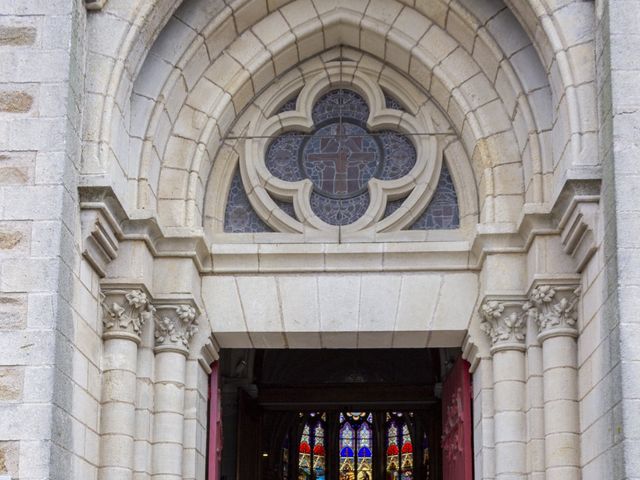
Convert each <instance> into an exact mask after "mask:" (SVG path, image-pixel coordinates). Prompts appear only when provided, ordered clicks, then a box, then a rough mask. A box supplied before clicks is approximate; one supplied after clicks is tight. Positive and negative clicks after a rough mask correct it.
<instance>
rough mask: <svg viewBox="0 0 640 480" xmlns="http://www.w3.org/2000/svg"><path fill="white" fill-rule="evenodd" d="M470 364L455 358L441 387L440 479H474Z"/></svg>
mask: <svg viewBox="0 0 640 480" xmlns="http://www.w3.org/2000/svg"><path fill="white" fill-rule="evenodd" d="M471 395H472V393H471V375H470V373H469V363H468V362H466V361H465V360H463V359H462V358H460V359H458V361H457V362H456V364H455V365H454V367H453V368H452V369H451V371H450V372H449V374H448V376H447V378H446V379H445V381H444V384H443V387H442V463H443V469H442V470H443V480H472V479H473V437H472V435H473V425H472V418H471V408H472V407H471Z"/></svg>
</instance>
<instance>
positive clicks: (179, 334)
mask: <svg viewBox="0 0 640 480" xmlns="http://www.w3.org/2000/svg"><path fill="white" fill-rule="evenodd" d="M156 308H157V313H156V317H155V342H156V346H155V384H154V400H155V408H154V417H153V453H152V478H153V479H154V480H176V479H182V451H183V440H184V438H183V429H184V393H185V392H184V388H185V387H184V385H185V375H186V361H187V355H188V354H189V343H190V340H191V338H192V337H193V334H194V333H195V332H196V331H197V327H196V325H197V321H196V317H197V312H196V309H195V308H194V306H193V305H192V304H191V303H182V304H180V303H175V302H174V303H172V304H156Z"/></svg>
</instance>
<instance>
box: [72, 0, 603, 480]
mask: <svg viewBox="0 0 640 480" xmlns="http://www.w3.org/2000/svg"><path fill="white" fill-rule="evenodd" d="M169 3H170V2H169ZM272 3H273V2H262V3H259V2H254V1H251V2H245V1H239V2H233V3H232V5H231V6H229V5H226V4H225V5H222V4H220V5H219V9H218V8H217V7H215V6H213V4H212V3H211V2H201V1H195V0H193V1H187V2H184V4H183V5H182V6H181V7H180V8H178V9H177V10H175V7H177V4H176V5H173V4H171V5H169V4H167V5H165V7H166V8H164V9H162V10H158V11H157V13H156V15H157V18H156V17H153V18H147V17H144V14H143V13H140V15H142V17H136V14H137V13H136V12H130V11H127V10H126V8H125V11H124V12H119V13H120V14H121V15H122V16H126V15H130V16H131V18H140V19H141V20H140V21H139V23H138V24H135V22H134V27H132V28H131V29H128V30H127V29H125V30H126V31H127V34H126V35H123V38H125V39H126V41H122V42H121V44H119V45H118V47H117V48H116V47H115V46H111V47H112V48H114V49H116V50H117V49H120V50H121V51H123V52H126V55H125V57H124V58H122V59H120V60H118V62H115V63H116V65H114V66H113V68H112V69H111V70H110V72H111V76H110V80H109V83H108V85H102V87H103V88H104V91H103V92H101V93H100V94H96V95H95V98H94V99H93V100H94V101H95V103H96V105H104V106H106V108H105V109H104V114H103V115H102V116H101V117H100V119H91V121H89V122H88V127H87V129H88V131H87V132H86V137H87V156H86V161H85V166H84V167H85V174H86V177H85V178H86V183H85V184H84V186H83V187H82V188H81V195H82V205H81V208H82V215H83V226H84V245H83V248H84V256H85V258H86V259H87V261H88V262H89V263H90V265H91V266H92V267H93V268H94V269H95V271H96V272H97V274H98V275H100V276H102V277H103V280H102V292H103V294H104V295H105V297H104V299H105V300H104V301H103V305H104V306H105V315H104V319H105V330H104V333H103V340H104V346H103V348H104V355H105V359H106V361H105V365H106V369H105V371H106V372H110V373H106V374H105V375H104V378H103V387H104V389H103V400H104V405H103V407H102V409H103V415H102V418H103V424H102V426H101V433H102V435H103V443H102V451H103V459H102V460H101V467H100V468H101V474H100V475H101V476H102V478H108V477H109V476H110V475H116V473H117V474H120V473H122V472H125V473H124V475H125V476H126V475H129V474H130V473H132V472H135V473H136V474H137V475H140V476H152V477H154V478H156V477H157V478H189V479H192V478H193V479H195V478H198V479H200V478H203V471H204V470H203V465H204V462H205V458H206V453H207V452H206V448H204V447H203V445H202V442H201V443H197V442H196V441H195V439H196V438H204V437H205V434H206V428H207V426H206V422H203V420H202V417H203V408H205V407H203V399H204V398H206V396H207V395H208V393H207V388H208V387H207V375H208V373H209V368H210V364H211V362H212V361H213V360H214V359H215V357H216V351H217V349H219V348H221V347H222V348H225V347H243V348H286V347H304V348H365V347H367V348H369V347H375V348H393V347H458V348H460V349H462V351H463V353H464V356H465V358H467V359H468V360H469V361H470V363H471V370H472V372H473V376H474V383H475V385H476V390H475V392H474V395H475V397H474V398H475V400H476V402H477V404H478V405H480V406H481V407H482V408H481V412H482V413H481V415H479V418H477V419H476V424H475V428H476V436H477V438H482V441H481V442H480V441H478V443H477V444H476V445H475V455H476V457H475V460H476V477H477V478H494V477H496V476H497V477H498V478H507V477H509V478H511V477H515V478H523V477H524V476H526V475H529V474H531V475H534V474H545V473H546V475H547V478H553V476H554V475H555V476H557V478H579V459H578V456H579V438H578V434H579V426H577V425H576V418H577V417H576V415H577V405H576V400H577V393H576V392H575V391H573V390H571V389H569V390H567V391H566V392H563V393H562V394H560V393H558V392H556V391H554V390H553V387H552V386H551V387H549V386H548V387H544V385H543V384H545V382H551V385H553V384H554V382H557V381H559V380H557V379H556V380H553V377H554V375H558V376H560V377H562V378H561V381H563V382H566V383H569V384H571V385H575V384H576V383H577V380H576V374H577V373H576V372H577V370H576V368H577V366H576V363H575V358H576V343H575V336H576V334H577V331H576V325H575V322H573V318H574V312H575V309H576V305H577V303H576V302H577V297H575V296H574V293H573V292H574V291H575V290H576V286H577V285H578V284H579V283H580V282H581V281H584V278H581V277H580V275H581V273H582V272H584V270H585V268H586V267H587V265H589V264H590V262H592V260H593V258H594V257H593V255H594V251H595V247H594V242H595V241H596V239H597V237H598V228H597V225H598V223H597V215H596V214H595V213H594V209H596V211H597V203H596V202H597V197H596V196H595V195H597V192H598V182H597V181H591V180H590V179H591V178H592V177H593V175H592V174H593V171H592V170H593V169H591V168H590V167H591V164H592V162H591V158H590V156H589V151H590V150H591V149H590V148H589V146H590V145H591V143H592V139H593V132H592V131H591V130H590V129H589V125H588V123H589V122H588V118H587V117H588V115H584V110H583V106H582V105H583V104H584V102H583V103H582V105H581V107H580V108H578V107H577V104H578V103H579V102H577V100H576V99H578V98H583V99H584V98H588V99H589V101H592V98H591V97H590V95H591V94H592V93H593V89H592V87H593V86H592V85H591V84H590V83H589V82H588V81H585V82H582V83H581V84H580V85H579V86H577V85H573V82H574V78H573V76H572V74H573V73H574V71H573V70H571V74H570V73H569V72H567V71H566V69H565V68H560V67H557V66H554V65H556V64H557V65H561V66H566V62H570V60H568V58H570V57H571V52H569V50H570V49H568V50H567V51H566V52H565V51H563V52H562V53H555V51H554V49H553V48H550V47H549V45H548V44H547V41H546V40H545V38H548V37H553V35H551V33H553V32H551V31H550V30H554V29H555V28H560V29H561V30H563V31H564V30H565V29H566V30H570V27H569V26H568V25H565V23H568V22H564V23H562V22H561V24H560V25H561V26H560V27H553V28H552V27H550V26H549V25H547V24H546V23H545V28H542V27H540V26H539V25H538V24H537V23H536V22H537V20H536V17H537V16H544V15H551V14H550V13H549V11H548V10H547V8H546V7H545V6H543V3H544V2H535V5H536V8H537V10H535V9H534V8H533V7H529V3H527V6H526V7H525V6H517V7H516V6H514V7H511V8H509V7H507V6H505V5H502V4H500V2H496V5H495V6H493V7H488V6H487V9H488V10H484V9H482V8H477V6H476V5H475V4H474V5H471V4H469V2H462V1H460V2H458V1H456V2H450V4H448V5H446V6H445V5H444V4H441V3H440V2H412V3H411V4H410V5H408V4H407V3H406V2H395V1H394V2H368V3H367V2H357V1H353V2H347V3H346V4H345V5H337V4H330V3H331V2H324V1H323V2H310V1H303V0H297V1H292V2H276V3H277V5H276V4H275V3H274V4H272ZM108 8H109V4H107V9H108ZM114 8H116V7H114ZM534 11H535V14H534V13H533V12H534ZM443 12H444V13H443ZM514 13H515V14H514ZM147 14H149V12H147ZM100 15H102V14H98V16H96V17H95V19H94V21H95V24H96V27H99V26H101V25H102V22H104V21H105V17H106V16H107V15H108V12H104V16H100ZM585 15H588V13H585ZM116 17H117V18H120V17H118V16H117V15H116ZM516 17H517V18H520V19H522V21H523V22H525V25H524V27H523V26H522V25H520V24H519V23H518V21H517V19H516ZM143 20H144V21H143ZM141 26H144V28H141ZM274 31H277V32H280V31H283V32H284V35H278V36H277V37H275V36H274V35H273V32H274ZM505 32H508V34H505ZM525 32H529V33H530V34H531V37H529V36H527V35H526V33H525ZM540 32H544V34H543V33H540ZM532 38H533V40H532ZM554 38H555V37H554ZM562 38H564V39H565V40H563V41H569V40H568V39H569V38H570V37H562ZM143 39H148V40H149V39H155V41H154V42H153V46H152V47H151V48H149V49H147V48H146V47H145V46H144V45H145V43H144V41H143ZM575 41H576V42H577V41H578V40H575ZM103 47H104V46H103ZM104 48H106V47H104ZM335 49H341V50H345V51H346V50H348V51H349V54H350V55H352V56H353V57H354V58H355V57H357V58H358V59H359V60H358V61H361V62H362V65H365V66H366V67H367V68H369V69H370V70H371V71H375V72H376V74H377V78H378V80H377V81H378V82H379V83H380V84H383V83H384V82H387V84H388V85H391V84H397V85H404V87H403V88H404V90H403V89H400V91H404V93H405V94H406V95H405V96H406V101H407V102H409V101H410V100H411V98H412V97H411V93H410V85H413V86H414V87H415V88H416V90H417V91H418V93H419V95H421V96H422V99H423V101H424V103H425V104H426V103H429V105H430V106H429V108H432V109H433V111H434V112H437V113H438V115H440V118H441V119H442V120H443V124H442V126H443V128H449V129H450V130H451V134H452V135H453V136H455V137H456V141H455V148H456V152H455V153H456V155H455V158H456V161H457V163H458V165H456V168H458V170H457V172H454V175H453V176H454V181H455V182H457V185H456V186H457V187H458V190H459V191H460V192H461V195H462V196H463V198H464V199H465V202H466V203H465V207H464V208H465V213H466V216H465V222H466V223H465V225H464V228H462V229H460V230H459V231H457V232H454V233H451V234H450V233H443V232H426V233H424V234H422V235H421V236H420V237H418V236H410V235H406V234H405V233H403V225H401V222H400V223H397V224H394V228H395V227H397V229H396V230H397V232H394V235H395V236H394V235H389V236H384V235H382V233H387V232H378V231H376V232H374V233H372V234H371V235H368V236H366V237H361V238H357V237H355V239H354V240H353V241H351V242H342V241H341V239H340V238H338V239H336V238H334V237H331V238H328V237H327V238H323V237H317V238H311V236H310V235H307V234H306V233H307V232H306V231H305V230H304V228H302V227H300V226H299V225H294V224H293V223H291V224H290V225H289V227H290V229H291V230H294V229H295V228H297V229H298V230H297V231H295V233H296V234H297V236H290V237H287V236H286V233H284V232H276V235H274V236H273V238H271V239H269V240H268V241H263V240H262V239H261V238H258V237H252V240H250V241H247V240H246V239H245V240H243V241H236V240H234V239H231V238H230V237H228V236H226V232H224V231H220V229H218V230H216V228H214V227H212V226H211V224H212V223H214V222H209V220H210V218H208V216H210V217H211V218H215V216H216V214H215V212H216V211H219V210H220V208H221V207H220V206H221V205H222V203H223V202H224V201H225V195H224V194H223V193H221V192H223V191H224V184H225V183H224V182H225V180H224V179H225V178H227V177H228V173H229V172H228V171H226V170H225V165H226V163H225V161H224V160H223V159H222V158H223V157H222V155H221V151H222V150H223V149H224V148H225V146H228V145H229V142H230V140H232V138H231V137H233V136H234V129H237V128H238V127H239V126H240V127H242V126H244V124H243V121H245V120H246V119H247V118H250V117H251V116H252V115H253V114H255V111H252V109H254V110H255V109H259V108H258V107H260V98H261V95H265V92H266V95H267V96H268V95H270V94H273V95H277V93H278V91H279V89H280V87H281V86H282V85H284V84H287V82H290V83H295V82H296V81H301V80H300V79H304V78H305V77H304V75H299V74H298V72H299V71H303V70H304V68H306V67H307V66H309V65H317V66H319V67H318V68H325V66H326V65H327V64H328V62H325V60H326V59H322V55H323V54H324V55H326V54H329V53H331V52H332V51H335ZM143 51H144V53H143ZM573 53H575V54H577V53H576V50H574V52H573ZM318 59H322V60H318ZM95 61H96V62H97V63H98V64H103V63H102V62H103V60H101V59H96V60H95ZM314 62H315V64H314ZM323 62H324V63H323ZM554 62H556V63H554ZM574 63H575V62H574ZM586 63H588V62H586ZM572 65H573V64H572ZM589 65H590V64H589ZM589 65H587V66H586V67H584V66H583V68H581V69H580V70H579V72H580V75H583V76H585V78H587V79H589V78H592V77H589V74H590V73H592V72H591V71H590V70H589ZM557 69H559V71H556V70H557ZM326 71H327V72H328V73H327V77H329V78H330V77H331V75H332V73H331V71H330V70H329V69H327V70H326ZM356 72H357V70H356ZM576 74H577V73H576ZM353 75H354V76H355V75H356V74H355V73H354V74H353ZM407 79H408V81H407ZM582 80H584V79H582ZM278 82H281V83H280V84H278ZM354 83H356V82H355V81H354ZM365 83H366V82H365ZM405 83H406V85H405ZM416 85H417V86H418V87H419V88H418V87H416ZM361 88H362V89H363V91H364V89H365V86H364V83H363V84H362V86H361ZM372 91H373V90H372ZM98 97H99V98H98ZM371 98H372V99H373V98H374V96H373V95H372V96H371ZM414 100H415V99H414ZM587 103H588V102H587ZM416 105H417V104H416ZM96 110H100V109H99V108H97V109H96ZM396 116H397V115H396ZM434 116H435V114H434ZM399 118H400V121H402V117H401V116H400V117H399ZM235 133H237V132H235ZM452 145H453V144H452ZM452 148H453V147H452ZM571 175H576V178H580V180H579V181H574V179H573V177H571ZM225 176H226V177H225ZM456 176H457V178H456ZM585 179H586V180H585ZM227 180H228V178H227ZM254 180H255V181H254V183H253V184H251V185H252V188H253V189H259V188H260V187H261V186H262V184H261V183H260V182H261V181H262V180H264V178H263V179H258V177H256V179H254ZM263 183H266V181H265V182H263ZM274 190H275V187H274ZM249 193H251V192H249ZM578 193H580V194H581V195H578ZM262 205H263V206H264V205H270V204H268V202H263V203H262ZM254 206H255V204H254ZM216 209H218V210H216ZM256 211H257V212H258V214H259V215H262V218H263V220H268V217H267V216H268V215H270V214H271V213H272V212H273V211H274V209H273V208H272V207H271V209H269V208H268V207H265V208H263V210H260V209H258V208H256ZM212 212H214V213H212ZM218 216H219V215H218ZM308 217H310V215H307V218H308ZM217 220H219V218H218V219H217ZM208 222H209V223H208ZM298 223H299V224H304V222H298ZM283 230H284V227H283ZM281 234H282V235H281ZM143 295H144V299H143ZM116 305H117V306H118V308H116ZM114 318H117V319H118V322H120V319H124V322H123V323H117V322H116V323H114V325H111V323H113V319H114ZM345 319H346V320H345ZM143 320H145V321H144V322H143ZM196 321H198V322H199V331H197V332H196V331H195V329H194V328H193V327H194V322H196ZM572 322H573V323H572ZM114 327H117V328H119V329H121V330H122V331H120V330H118V332H119V333H118V334H117V335H115V336H113V335H111V334H110V329H112V328H114ZM548 329H550V330H548ZM483 330H484V332H483ZM485 333H487V335H485ZM111 337H113V338H111ZM114 345H115V346H114ZM559 345H561V346H562V348H561V350H562V352H564V353H558V352H557V349H558V348H559V347H558V346H559ZM121 350H122V352H121ZM545 351H546V353H545ZM110 352H116V354H113V355H111V353H110ZM118 352H120V353H122V355H123V356H124V357H125V358H124V359H123V358H121V357H120V356H119V355H120V353H118ZM123 352H124V353H123ZM109 360H113V362H114V363H113V364H110V363H109ZM119 361H122V363H118V362H119ZM545 361H548V362H551V363H548V364H545V363H544V362H545ZM525 367H526V368H525ZM543 370H544V371H543ZM110 375H113V376H114V378H115V380H114V379H112V378H111V377H110ZM112 380H113V381H112ZM120 381H121V382H128V384H129V386H130V387H131V385H134V384H135V386H134V387H131V388H132V389H133V391H138V392H143V394H144V395H146V397H145V399H146V401H142V400H140V399H138V398H131V391H128V392H123V391H120V390H118V389H117V388H115V387H113V384H114V383H118V382H120ZM543 387H544V388H543ZM541 392H544V395H542V394H541ZM503 398H508V399H510V401H511V402H510V401H504V402H503V401H502V399H503ZM150 399H153V406H151V404H150ZM205 404H206V403H205ZM158 405H160V406H158ZM205 409H206V408H205ZM116 411H117V412H119V413H118V415H123V416H124V417H126V418H127V419H129V420H131V419H132V418H133V419H137V420H138V421H140V422H147V424H148V425H154V427H153V428H147V429H146V430H145V429H142V431H139V430H136V429H135V428H133V427H132V425H133V423H132V422H129V423H128V424H127V422H122V421H116V420H114V417H115V416H116V415H115V412H116ZM558 412H561V413H558ZM558 416H559V417H558ZM545 418H546V419H556V418H562V419H566V420H567V422H569V423H568V424H565V425H562V428H563V430H561V431H556V430H554V429H553V428H551V429H549V428H547V430H545V428H546V427H545ZM558 424H559V425H560V423H558ZM527 425H528V426H529V427H530V428H527ZM491 432H495V433H494V434H493V435H492V433H491ZM558 444H562V445H565V446H567V448H566V450H565V452H566V454H563V455H561V456H555V455H554V452H556V450H557V445H558ZM122 445H126V450H127V454H126V455H123V456H120V457H119V458H118V454H117V452H118V449H119V448H122ZM545 449H547V450H548V451H546V453H544V452H545ZM563 475H564V476H563Z"/></svg>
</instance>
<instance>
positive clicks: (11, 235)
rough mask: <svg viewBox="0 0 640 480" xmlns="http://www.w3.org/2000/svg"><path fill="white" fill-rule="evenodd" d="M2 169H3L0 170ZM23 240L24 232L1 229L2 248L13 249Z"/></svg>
mask: <svg viewBox="0 0 640 480" xmlns="http://www.w3.org/2000/svg"><path fill="white" fill-rule="evenodd" d="M0 171H1V170H0ZM20 240H22V232H11V231H7V230H1V229H0V249H1V250H11V249H13V248H15V247H16V246H17V245H18V244H19V243H20Z"/></svg>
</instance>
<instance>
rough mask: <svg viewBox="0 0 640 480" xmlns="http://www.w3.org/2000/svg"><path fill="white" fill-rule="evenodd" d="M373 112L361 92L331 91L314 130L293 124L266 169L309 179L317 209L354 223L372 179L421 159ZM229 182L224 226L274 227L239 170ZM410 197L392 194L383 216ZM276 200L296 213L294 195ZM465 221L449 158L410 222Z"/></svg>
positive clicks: (391, 175)
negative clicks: (372, 122)
mask: <svg viewBox="0 0 640 480" xmlns="http://www.w3.org/2000/svg"><path fill="white" fill-rule="evenodd" d="M384 97H385V107H386V108H389V109H393V110H400V111H404V108H403V106H402V105H401V103H400V102H399V101H397V100H396V99H394V98H393V97H391V96H390V95H389V94H388V93H387V92H385V94H384ZM295 107H296V97H293V98H291V99H289V100H288V101H287V102H286V103H285V104H283V105H282V106H281V107H280V109H279V110H278V113H282V112H288V111H291V110H294V109H295ZM369 114H370V108H369V105H368V104H367V102H366V101H365V99H364V98H363V97H362V96H361V95H360V94H358V93H356V92H355V91H353V90H350V89H346V88H340V89H335V90H331V91H329V92H328V93H325V94H324V95H322V96H321V97H320V98H319V99H318V100H317V101H316V102H315V103H314V105H313V108H312V114H311V116H312V120H313V128H312V130H311V131H310V132H302V131H295V130H294V131H287V132H284V133H281V134H279V135H276V136H275V137H274V138H272V139H271V140H270V142H269V143H268V146H267V149H266V154H265V158H264V163H265V166H266V168H267V169H268V171H269V172H270V173H271V174H272V175H273V176H274V177H276V178H278V179H280V180H283V181H286V182H297V181H300V180H304V179H308V180H310V181H311V183H312V185H313V188H312V190H311V194H310V198H309V205H310V207H311V210H312V211H313V213H314V214H315V215H316V216H317V217H318V218H319V219H320V220H322V221H324V222H325V223H327V224H329V225H336V226H344V225H349V224H352V223H354V222H355V221H357V220H358V219H360V218H361V217H362V216H363V215H364V214H365V212H366V211H367V208H368V207H369V204H370V200H371V199H370V194H369V182H370V181H371V180H372V179H374V178H375V179H379V180H383V181H384V180H396V179H400V178H403V177H406V176H407V175H408V174H409V173H410V172H411V171H412V169H413V168H414V166H415V165H416V161H417V153H416V148H415V146H414V144H413V142H412V140H411V138H410V137H409V136H408V135H406V134H403V133H401V132H399V131H396V130H393V129H383V130H375V131H372V130H370V129H369V128H368V126H367V119H368V118H369ZM231 185H232V186H231V190H230V193H229V197H228V201H227V207H226V210H225V231H227V232H259V231H271V229H270V227H269V226H268V225H267V224H266V223H265V222H263V221H262V220H261V219H260V218H259V217H258V215H257V214H256V213H255V212H254V211H253V209H252V208H251V204H250V202H249V199H248V197H247V196H246V193H245V192H244V189H243V186H242V180H241V178H240V172H239V171H236V173H235V175H234V178H233V181H232V184H231ZM405 198H406V196H405ZM405 198H400V199H396V200H393V201H389V202H388V203H387V209H386V211H385V216H389V215H391V214H393V213H394V212H395V211H396V210H397V209H398V208H399V207H400V206H402V204H403V202H404V200H405ZM273 200H274V201H275V203H276V205H278V207H279V208H280V209H281V210H283V211H284V212H285V213H286V214H287V215H289V216H290V217H292V218H296V217H295V212H294V209H293V204H292V203H291V202H290V201H289V202H287V201H282V200H279V199H276V198H273ZM296 220H298V219H297V218H296ZM459 223H460V220H459V212H458V202H457V196H456V193H455V189H454V188H453V183H452V181H451V176H450V174H449V171H448V169H447V167H446V165H445V164H444V163H443V167H442V171H441V175H440V180H439V183H438V187H437V189H436V191H435V193H434V196H433V199H432V202H431V205H429V206H428V207H427V208H426V209H425V211H424V212H423V213H422V214H421V215H420V216H419V217H418V218H417V219H416V220H415V222H414V224H413V225H411V226H409V227H408V229H411V230H425V229H451V228H458V227H459Z"/></svg>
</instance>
